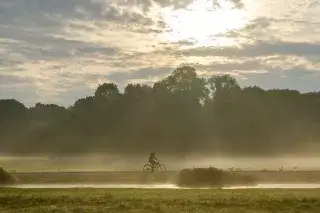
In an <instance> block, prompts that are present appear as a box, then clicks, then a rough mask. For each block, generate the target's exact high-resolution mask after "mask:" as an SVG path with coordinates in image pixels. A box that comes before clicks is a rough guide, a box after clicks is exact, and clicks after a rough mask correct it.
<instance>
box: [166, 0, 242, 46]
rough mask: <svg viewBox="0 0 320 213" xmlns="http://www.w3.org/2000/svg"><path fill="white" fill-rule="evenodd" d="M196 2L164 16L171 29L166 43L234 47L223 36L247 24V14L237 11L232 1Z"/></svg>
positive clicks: (197, 0) (168, 12)
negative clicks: (180, 42)
mask: <svg viewBox="0 0 320 213" xmlns="http://www.w3.org/2000/svg"><path fill="white" fill-rule="evenodd" d="M218 2H219V6H215V5H213V3H212V1H209V0H194V1H193V3H191V4H190V5H189V6H188V7H187V8H185V9H178V10H172V8H170V9H169V8H166V9H165V10H164V12H163V17H164V21H165V22H166V24H167V25H168V26H169V28H170V32H167V33H166V35H165V39H166V40H167V41H169V42H179V41H192V42H194V43H195V44H196V45H197V46H212V45H215V46H217V45H218V46H219V45H232V44H233V42H234V41H233V40H232V39H231V38H227V37H224V36H223V34H224V33H226V32H228V31H231V30H237V29H241V28H242V27H244V26H245V25H246V24H247V18H246V14H245V11H243V10H240V9H236V8H234V5H232V4H231V3H230V2H229V1H222V0H221V1H218Z"/></svg>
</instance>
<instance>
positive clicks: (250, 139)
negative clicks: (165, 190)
mask: <svg viewBox="0 0 320 213" xmlns="http://www.w3.org/2000/svg"><path fill="white" fill-rule="evenodd" d="M319 109H320V93H317V92H313V93H307V94H302V93H300V92H298V91H293V90H279V89H274V90H263V89H261V88H259V87H258V86H254V87H244V88H241V87H240V86H239V84H238V82H237V81H236V79H235V78H233V77H232V76H230V75H214V76H212V77H211V78H208V79H205V78H201V77H200V76H199V75H197V72H196V70H195V69H194V68H192V67H189V66H183V67H178V68H177V69H175V70H174V71H173V72H172V74H171V75H169V76H168V77H166V78H164V79H162V80H160V81H158V82H155V83H154V84H153V86H148V85H143V84H128V85H127V86H126V87H125V88H124V92H123V93H121V92H120V91H119V89H118V86H117V85H116V84H114V83H104V84H102V85H99V86H98V88H97V89H96V91H95V93H94V94H92V96H89V97H84V98H81V99H79V100H77V101H76V102H75V103H74V104H73V105H72V106H70V107H69V108H65V107H62V106H58V105H54V104H49V105H46V104H41V103H37V104H36V105H35V106H34V107H30V108H27V107H25V106H24V105H23V104H22V103H20V102H19V101H17V100H12V99H11V100H0V152H2V153H84V152H119V153H121V152H122V153H128V152H130V151H132V152H133V151H134V152H150V151H157V152H162V153H168V154H176V153H183V154H188V153H206V154H212V155H214V154H215V153H222V154H225V155H233V156H234V155H246V156H247V155H270V154H281V153H288V152H292V151H299V150H300V151H303V150H315V147H319V146H318V145H319V142H320V131H319V130H320V110H319Z"/></svg>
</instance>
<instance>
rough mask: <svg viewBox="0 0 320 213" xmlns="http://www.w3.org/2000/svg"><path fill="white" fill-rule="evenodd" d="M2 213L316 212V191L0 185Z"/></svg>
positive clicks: (318, 197)
mask: <svg viewBox="0 0 320 213" xmlns="http://www.w3.org/2000/svg"><path fill="white" fill-rule="evenodd" d="M0 212H2V213H12V212H25V213H29V212H30V213H31V212H39V213H41V212H44V213H46V212H60V213H64V212H66V213H83V212H88V213H89V212H90V213H95V212H96V213H98V212H99V213H102V212H115V213H118V212H158V213H167V212H168V213H169V212H170V213H178V212H210V213H212V212H219V213H220V212H221V213H222V212H223V213H228V212H230V213H231V212H232V213H234V212H237V213H241V212H252V213H253V212H257V213H258V212H259V213H260V212H261V213H266V212H286V213H291V212H292V213H293V212H294V213H297V212H303V213H308V212H309V213H311V212H320V194H319V190H312V189H308V190H273V189H270V190H265V189H264V190H219V189H210V190H183V189H179V190H177V189H171V190H169V189H152V190H151V189H149V190H147V189H63V190H61V189H40V190H39V189H37V190H36V189H32V190H30V189H28V190H25V189H8V188H4V189H0Z"/></svg>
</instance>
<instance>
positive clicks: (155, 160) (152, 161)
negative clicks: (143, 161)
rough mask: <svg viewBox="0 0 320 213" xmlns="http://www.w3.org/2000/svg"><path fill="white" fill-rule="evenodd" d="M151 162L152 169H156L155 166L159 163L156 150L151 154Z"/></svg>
mask: <svg viewBox="0 0 320 213" xmlns="http://www.w3.org/2000/svg"><path fill="white" fill-rule="evenodd" d="M149 163H150V164H151V166H152V171H153V170H154V167H155V166H156V165H157V164H158V163H159V160H158V159H157V158H156V156H155V153H154V152H152V153H151V154H150V157H149Z"/></svg>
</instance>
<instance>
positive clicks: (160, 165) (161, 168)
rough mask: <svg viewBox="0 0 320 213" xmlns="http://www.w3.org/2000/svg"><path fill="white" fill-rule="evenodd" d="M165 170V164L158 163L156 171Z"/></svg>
mask: <svg viewBox="0 0 320 213" xmlns="http://www.w3.org/2000/svg"><path fill="white" fill-rule="evenodd" d="M166 170H167V168H166V166H165V165H163V164H158V166H157V171H158V172H165V171H166Z"/></svg>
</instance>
